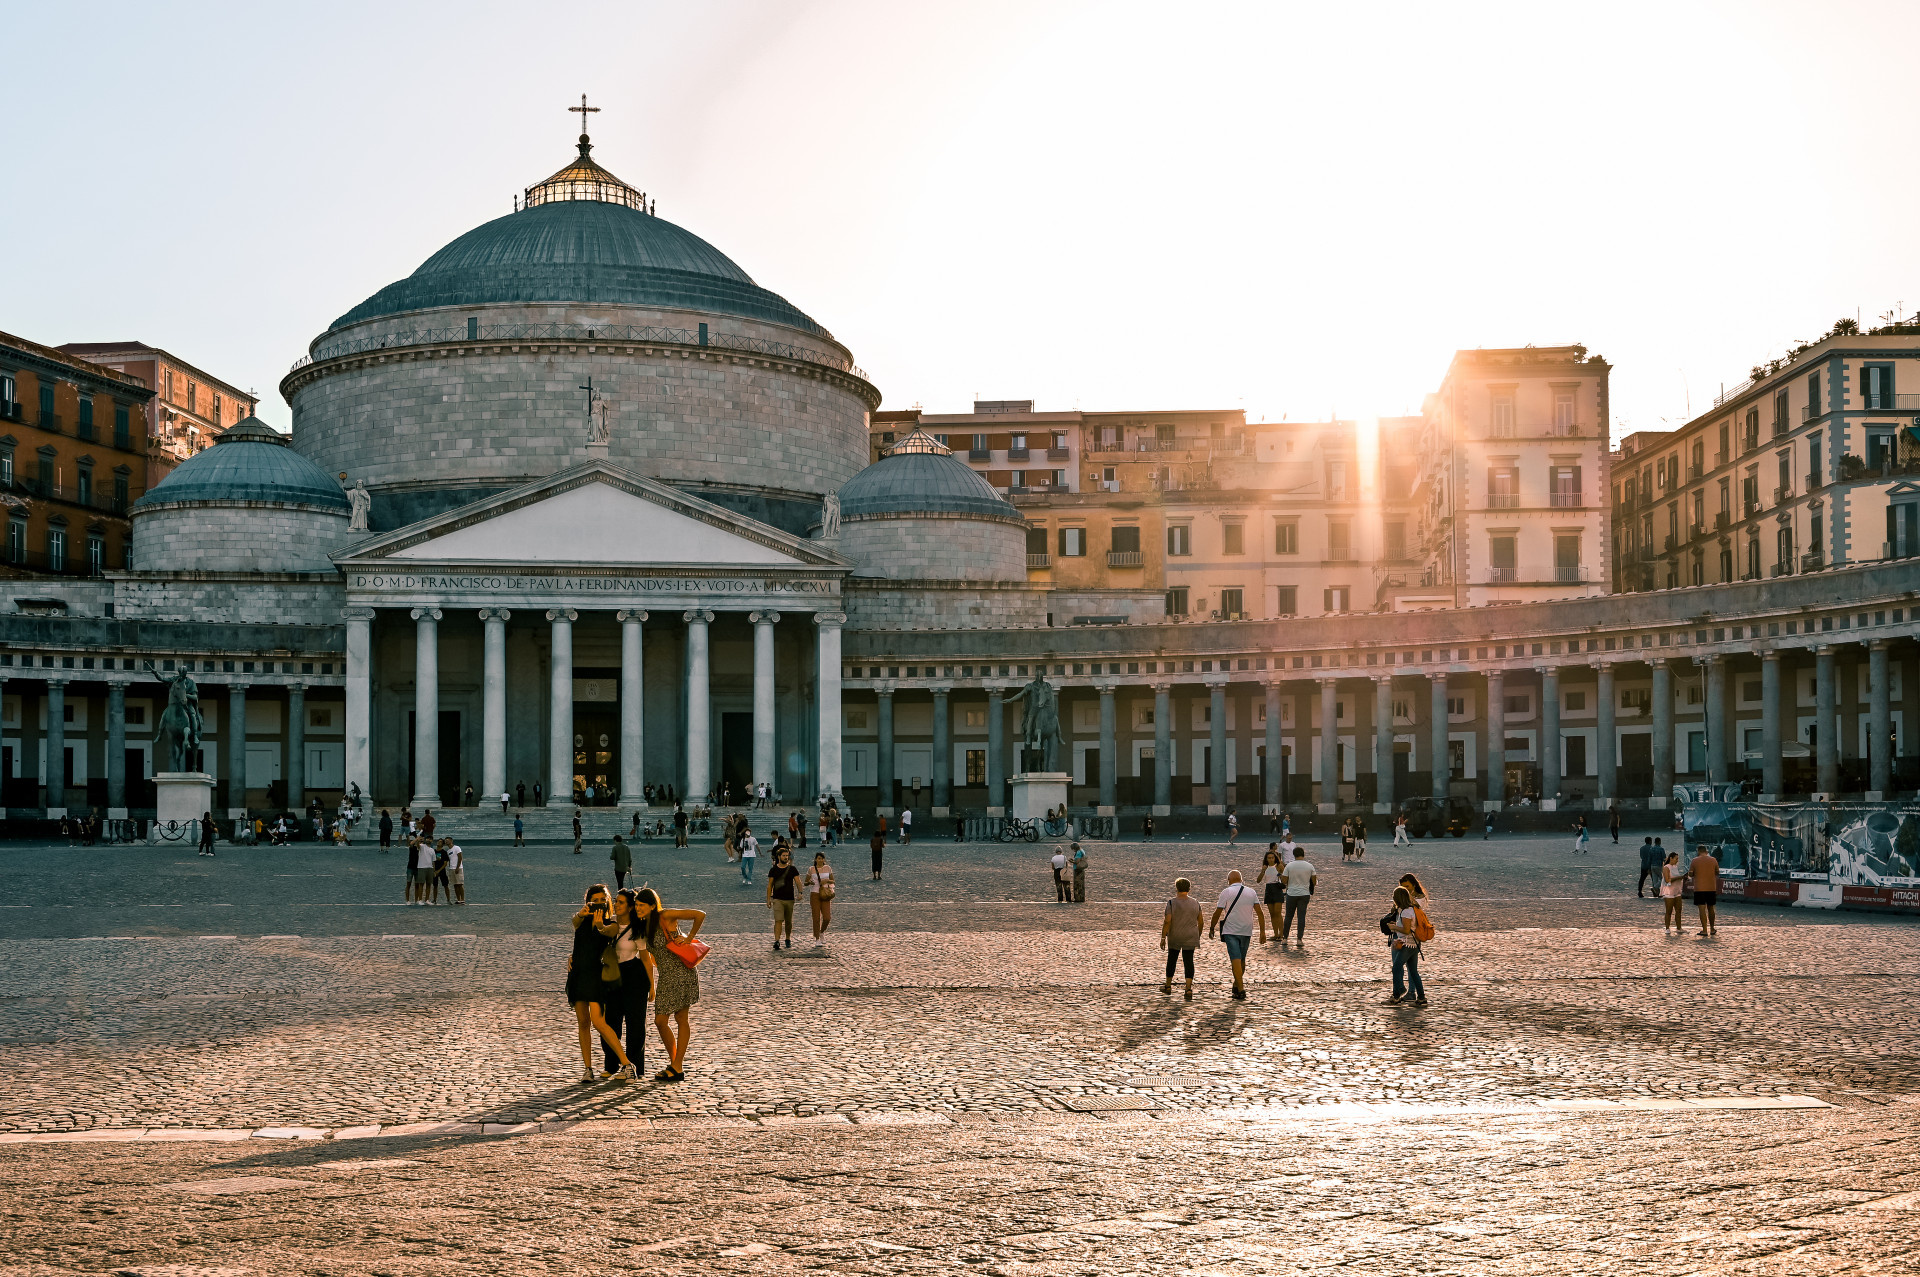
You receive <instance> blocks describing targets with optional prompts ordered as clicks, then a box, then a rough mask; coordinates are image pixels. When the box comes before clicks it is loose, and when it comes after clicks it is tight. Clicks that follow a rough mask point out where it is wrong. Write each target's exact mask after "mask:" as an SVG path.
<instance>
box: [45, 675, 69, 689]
mask: <svg viewBox="0 0 1920 1277" xmlns="http://www.w3.org/2000/svg"><path fill="white" fill-rule="evenodd" d="M72 681H73V680H72V679H71V678H63V677H56V676H55V675H52V674H49V675H47V677H46V683H47V686H48V687H65V686H66V685H67V684H68V683H71V682H72Z"/></svg>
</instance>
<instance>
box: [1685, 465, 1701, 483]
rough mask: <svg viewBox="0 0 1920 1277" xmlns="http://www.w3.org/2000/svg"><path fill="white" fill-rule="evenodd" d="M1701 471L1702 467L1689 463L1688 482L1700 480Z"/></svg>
mask: <svg viewBox="0 0 1920 1277" xmlns="http://www.w3.org/2000/svg"><path fill="white" fill-rule="evenodd" d="M1700 470H1701V467H1700V466H1698V465H1696V464H1695V463H1693V462H1691V461H1689V462H1688V463H1687V478H1688V480H1689V481H1691V480H1694V479H1698V478H1699V477H1700Z"/></svg>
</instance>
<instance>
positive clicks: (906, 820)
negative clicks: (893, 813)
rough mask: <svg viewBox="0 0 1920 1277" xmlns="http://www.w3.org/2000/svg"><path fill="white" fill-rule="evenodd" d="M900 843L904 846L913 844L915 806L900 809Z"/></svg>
mask: <svg viewBox="0 0 1920 1277" xmlns="http://www.w3.org/2000/svg"><path fill="white" fill-rule="evenodd" d="M900 845H901V846H902V847H910V846H912V845H913V808H911V807H902V808H901V809H900Z"/></svg>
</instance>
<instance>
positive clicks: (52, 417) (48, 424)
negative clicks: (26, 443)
mask: <svg viewBox="0 0 1920 1277" xmlns="http://www.w3.org/2000/svg"><path fill="white" fill-rule="evenodd" d="M35 424H36V425H38V426H39V427H40V428H41V429H42V430H58V429H60V414H59V413H57V412H43V413H41V414H40V420H39V421H38V422H36V423H35Z"/></svg>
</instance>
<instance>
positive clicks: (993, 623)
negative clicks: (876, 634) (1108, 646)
mask: <svg viewBox="0 0 1920 1277" xmlns="http://www.w3.org/2000/svg"><path fill="white" fill-rule="evenodd" d="M843 597H844V598H845V600H846V609H847V630H848V633H849V635H850V636H851V635H853V634H857V633H859V632H862V631H874V630H933V631H946V632H948V633H953V634H956V635H957V634H960V633H964V632H966V631H969V630H975V629H981V628H986V629H1035V628H1044V627H1045V626H1046V623H1047V600H1048V597H1049V595H1048V591H1047V588H1046V587H1045V586H1043V585H1027V584H1025V583H1024V582H1021V583H1017V584H1016V583H1007V584H999V585H995V584H993V583H991V582H984V581H981V582H975V581H951V580H948V581H915V582H913V583H912V585H911V587H910V588H902V587H901V586H899V585H897V584H895V583H893V582H880V581H862V580H860V579H859V578H857V577H856V578H852V579H850V580H848V581H847V583H846V587H845V594H844V596H843Z"/></svg>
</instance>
